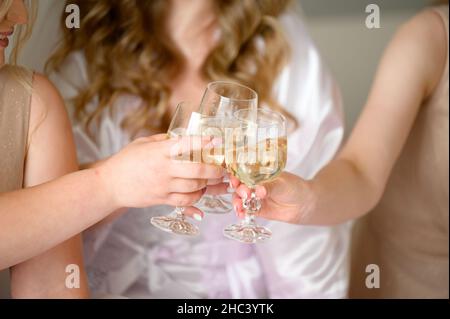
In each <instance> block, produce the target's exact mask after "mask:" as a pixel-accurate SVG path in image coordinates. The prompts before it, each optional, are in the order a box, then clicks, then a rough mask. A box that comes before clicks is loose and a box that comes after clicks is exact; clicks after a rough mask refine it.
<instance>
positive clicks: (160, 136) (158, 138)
mask: <svg viewBox="0 0 450 319" xmlns="http://www.w3.org/2000/svg"><path fill="white" fill-rule="evenodd" d="M148 139H149V142H160V141H164V140H167V139H168V137H167V134H155V135H152V136H149V137H148Z"/></svg>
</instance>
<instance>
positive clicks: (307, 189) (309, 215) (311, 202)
mask: <svg viewBox="0 0 450 319" xmlns="http://www.w3.org/2000/svg"><path fill="white" fill-rule="evenodd" d="M302 183H303V185H302V187H301V189H302V190H303V194H301V196H299V206H300V212H301V213H300V217H299V221H298V223H299V224H304V225H305V224H313V220H314V219H315V213H316V208H317V203H318V200H317V198H318V196H317V195H318V193H317V187H316V185H315V183H314V180H309V181H306V180H302Z"/></svg>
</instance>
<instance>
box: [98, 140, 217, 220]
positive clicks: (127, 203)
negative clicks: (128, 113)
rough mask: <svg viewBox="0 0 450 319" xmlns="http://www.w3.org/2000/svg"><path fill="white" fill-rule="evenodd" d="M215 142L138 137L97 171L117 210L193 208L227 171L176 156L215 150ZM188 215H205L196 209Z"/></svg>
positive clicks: (191, 209) (189, 210)
mask: <svg viewBox="0 0 450 319" xmlns="http://www.w3.org/2000/svg"><path fill="white" fill-rule="evenodd" d="M193 140H194V141H193ZM195 140H197V141H195ZM212 142H214V141H212V140H211V138H209V137H183V138H182V139H180V140H177V139H168V138H167V135H166V134H160V135H155V136H151V137H145V138H139V139H136V140H135V141H134V142H132V143H131V144H129V145H128V146H127V147H125V148H124V149H123V150H122V151H120V152H119V153H117V154H116V155H114V156H112V157H110V158H108V159H107V160H105V161H104V162H103V163H101V164H100V165H99V166H97V167H94V169H95V171H96V173H97V174H98V175H99V176H100V178H101V179H102V180H103V184H104V185H105V191H108V192H110V196H111V200H113V201H114V202H115V203H116V205H117V207H147V206H152V205H160V204H166V205H172V206H191V205H193V204H195V203H196V202H197V201H198V200H199V199H200V198H201V197H202V195H203V194H204V193H205V191H206V186H207V182H208V180H209V179H210V180H217V179H220V178H222V177H223V176H224V174H225V171H224V170H223V169H222V168H221V167H217V166H215V165H209V164H201V163H193V162H186V161H176V160H174V159H173V156H174V155H175V154H181V153H183V154H184V153H188V152H190V151H196V150H199V149H200V148H205V147H212V145H211V143H212ZM192 145H194V146H193V147H192ZM196 146H197V149H196ZM194 211H195V212H194ZM187 213H188V215H193V214H195V213H198V214H199V215H200V216H203V213H202V212H201V211H200V210H198V209H196V208H194V207H189V209H188V212H187Z"/></svg>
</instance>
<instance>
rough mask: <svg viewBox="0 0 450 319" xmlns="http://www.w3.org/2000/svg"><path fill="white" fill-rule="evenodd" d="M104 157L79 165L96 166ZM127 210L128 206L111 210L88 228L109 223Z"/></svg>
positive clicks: (85, 166) (93, 228)
mask: <svg viewBox="0 0 450 319" xmlns="http://www.w3.org/2000/svg"><path fill="white" fill-rule="evenodd" d="M105 160H106V159H103V160H99V161H96V162H91V163H83V164H81V165H80V168H81V169H88V168H96V167H98V166H100V164H102V163H104V162H105ZM127 210H128V208H125V207H123V208H119V209H117V210H115V211H114V212H111V214H109V215H108V216H107V217H105V218H103V219H102V220H100V221H99V222H98V223H95V224H94V225H92V226H91V227H90V228H89V230H95V229H97V228H98V227H102V226H104V225H106V224H109V223H111V222H112V221H114V220H115V219H116V218H118V217H120V216H121V215H122V214H124V213H125V212H126V211H127Z"/></svg>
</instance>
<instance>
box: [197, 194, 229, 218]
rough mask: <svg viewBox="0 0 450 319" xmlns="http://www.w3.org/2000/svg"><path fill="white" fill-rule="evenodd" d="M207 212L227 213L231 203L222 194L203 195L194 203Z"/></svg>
mask: <svg viewBox="0 0 450 319" xmlns="http://www.w3.org/2000/svg"><path fill="white" fill-rule="evenodd" d="M195 207H197V208H198V209H200V210H201V211H203V212H204V213H207V214H227V213H229V212H231V211H232V210H233V205H232V204H231V203H230V202H229V201H227V200H225V199H224V198H223V197H222V196H214V195H205V196H203V197H202V198H201V199H200V201H199V202H198V203H197V204H196V205H195Z"/></svg>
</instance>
